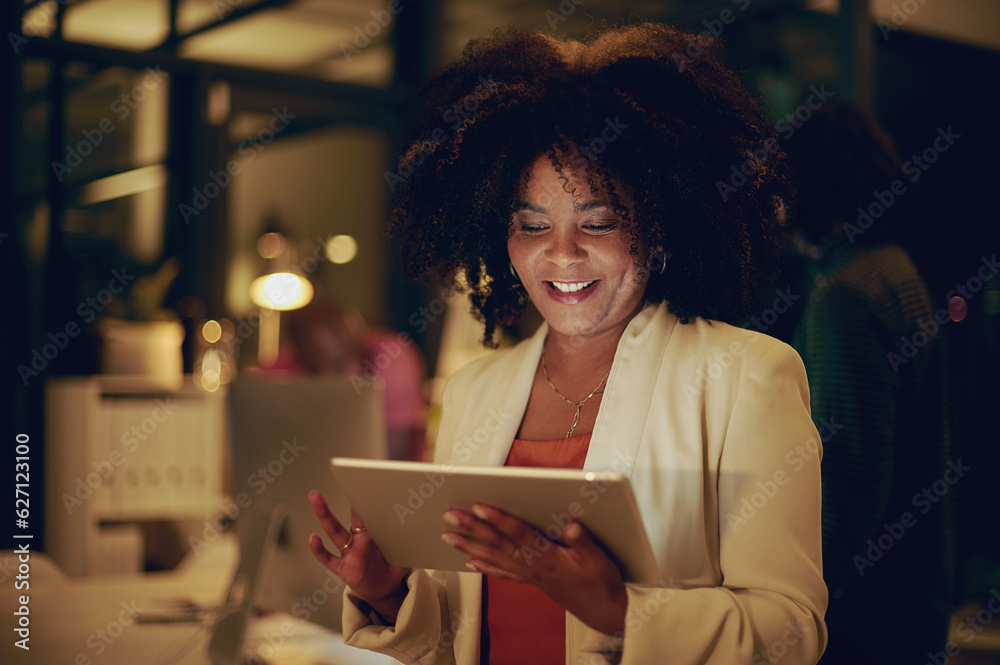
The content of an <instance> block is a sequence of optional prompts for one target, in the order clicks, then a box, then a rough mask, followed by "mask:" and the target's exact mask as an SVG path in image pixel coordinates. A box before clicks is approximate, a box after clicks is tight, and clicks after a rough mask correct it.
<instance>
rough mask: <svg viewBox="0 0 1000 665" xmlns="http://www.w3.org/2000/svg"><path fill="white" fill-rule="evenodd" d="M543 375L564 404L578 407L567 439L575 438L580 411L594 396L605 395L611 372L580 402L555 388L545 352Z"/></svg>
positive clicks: (567, 433)
mask: <svg viewBox="0 0 1000 665" xmlns="http://www.w3.org/2000/svg"><path fill="white" fill-rule="evenodd" d="M542 373H543V374H544V375H545V380H546V381H548V383H549V386H551V387H552V390H553V391H554V392H555V394H556V395H559V397H561V398H562V400H563V401H564V402H566V403H567V404H571V405H573V406H575V407H576V414H575V415H574V416H573V426H572V427H570V428H569V431H568V432H566V437H565V438H567V439H568V438H569V437H571V436H573V432H574V431H576V426H577V425H579V424H580V411H582V410H583V405H584V404H586V403H587V400H589V399H590V398H591V397H593V396H594V395H597V394H598V393H603V392H604V390H603V388H604V382H605V381H607V380H608V377H609V376H611V370H610V369H609V370H608V373H607V374H605V375H604V378H603V379H601V382H600V383H599V384H597V387H596V388H594V392H592V393H590V394H589V395H587V396H586V397H584V398H583V399H582V400H581V401H579V402H574V401H573V400H571V399H569V398H568V397H566V396H565V395H563V394H562V393H561V392H559V389H558V388H556V387H555V384H553V383H552V379H550V378H549V369H548V367H546V366H545V352H544V351H543V352H542Z"/></svg>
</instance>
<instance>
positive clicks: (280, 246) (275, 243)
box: [257, 233, 285, 259]
mask: <svg viewBox="0 0 1000 665" xmlns="http://www.w3.org/2000/svg"><path fill="white" fill-rule="evenodd" d="M284 251H285V237H284V236H283V235H281V234H280V233H265V234H264V235H262V236H261V237H260V238H259V239H258V240H257V253H258V254H260V255H261V256H263V257H264V258H265V259H274V258H277V257H279V256H281V255H282V253H284Z"/></svg>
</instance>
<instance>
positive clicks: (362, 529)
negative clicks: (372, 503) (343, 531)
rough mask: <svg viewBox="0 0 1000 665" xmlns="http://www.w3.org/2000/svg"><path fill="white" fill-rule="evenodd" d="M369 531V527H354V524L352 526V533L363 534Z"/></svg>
mask: <svg viewBox="0 0 1000 665" xmlns="http://www.w3.org/2000/svg"><path fill="white" fill-rule="evenodd" d="M367 530H368V528H367V527H363V526H354V525H353V524H352V525H351V533H361V532H362V531H367Z"/></svg>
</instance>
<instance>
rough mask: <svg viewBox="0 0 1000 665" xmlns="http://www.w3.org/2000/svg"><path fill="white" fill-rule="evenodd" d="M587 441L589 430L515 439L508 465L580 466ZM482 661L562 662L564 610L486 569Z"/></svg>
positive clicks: (486, 664)
mask: <svg viewBox="0 0 1000 665" xmlns="http://www.w3.org/2000/svg"><path fill="white" fill-rule="evenodd" d="M589 446H590V435H589V434H581V435H579V436H574V437H570V438H568V439H557V440H556V441H525V440H523V439H514V445H513V446H512V447H511V449H510V454H509V455H508V456H507V463H506V464H505V466H538V467H554V468H561V469H582V468H583V462H584V460H585V459H586V457H587V448H588V447H589ZM536 526H539V527H544V526H545V525H536ZM479 662H480V663H481V664H482V665H508V664H511V665H513V664H516V665H523V664H524V663H537V664H538V665H547V664H549V663H551V664H553V665H563V664H564V663H565V662H566V611H565V610H564V609H563V608H562V607H560V606H559V605H558V604H557V603H556V602H555V601H554V600H552V599H551V598H549V597H548V596H546V595H545V594H544V593H542V592H541V591H540V590H539V589H538V587H536V586H534V585H532V584H525V583H521V582H511V581H510V580H505V579H502V578H499V577H490V576H488V575H484V576H483V623H482V639H481V643H480V660H479Z"/></svg>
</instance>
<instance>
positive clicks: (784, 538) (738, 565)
mask: <svg viewBox="0 0 1000 665" xmlns="http://www.w3.org/2000/svg"><path fill="white" fill-rule="evenodd" d="M421 101H422V107H421V108H420V109H419V110H418V112H417V113H416V115H415V120H416V127H415V134H416V140H415V141H414V142H413V143H412V144H410V145H409V146H408V147H407V148H406V149H405V150H404V152H403V154H402V156H401V158H400V160H399V165H398V167H397V169H396V170H395V171H394V174H395V176H394V177H395V178H396V179H393V180H392V182H391V184H392V185H393V187H394V189H395V192H396V196H397V198H396V205H395V208H394V211H393V218H392V222H391V230H392V231H393V232H394V233H395V234H396V235H397V237H398V238H399V240H400V245H401V247H403V249H404V254H403V264H404V267H405V268H407V269H408V271H409V272H410V273H411V274H413V275H414V276H416V277H423V278H438V279H446V280H448V281H449V282H451V283H464V284H466V285H468V287H467V290H468V293H469V298H470V302H471V304H472V306H473V309H474V310H475V312H476V313H477V315H478V316H479V317H480V319H481V320H482V321H483V323H484V340H485V341H486V342H487V343H490V342H491V341H492V340H493V338H494V336H495V333H496V332H497V331H498V329H499V328H500V327H502V326H504V325H507V324H510V323H512V322H513V321H514V320H516V319H517V317H518V316H519V315H520V313H521V311H522V310H523V309H524V307H525V306H526V304H527V303H528V301H530V302H531V303H533V304H534V305H535V307H536V308H537V310H538V311H539V312H540V314H541V315H542V317H543V318H544V323H543V324H542V325H541V326H540V328H539V329H538V330H537V332H536V333H535V334H534V335H532V336H531V337H530V338H529V339H527V340H525V341H524V342H522V343H520V344H518V345H516V346H513V347H511V348H508V349H504V350H501V351H498V352H496V353H494V354H491V355H489V356H487V357H485V358H482V359H480V360H476V361H474V362H472V363H470V364H469V365H467V366H465V367H464V368H462V369H461V370H459V371H458V372H457V373H455V374H454V375H453V376H452V377H451V379H450V380H449V382H448V384H447V387H446V388H445V391H444V396H443V401H442V406H443V411H442V419H441V425H440V428H439V431H438V436H437V439H436V445H435V461H437V462H439V463H442V464H462V465H487V466H503V465H509V466H535V467H549V468H553V467H554V468H571V469H572V468H576V469H580V468H583V469H586V470H595V471H596V470H615V471H617V472H619V473H622V474H623V475H626V476H628V477H630V479H631V483H632V487H633V490H634V492H635V495H636V498H637V501H638V504H639V510H640V513H641V515H642V517H643V522H644V525H645V528H646V531H647V533H648V535H649V538H650V541H651V545H652V550H653V553H654V556H655V558H656V561H657V566H658V573H659V576H660V579H659V581H658V583H656V584H650V585H641V584H632V583H628V584H626V583H624V582H623V580H622V575H621V571H620V570H619V568H618V566H617V565H616V564H615V562H614V561H613V560H612V559H611V558H610V557H609V556H608V554H606V553H605V551H604V550H603V549H602V548H601V547H600V545H599V544H598V543H597V542H595V541H594V540H592V539H591V537H590V536H589V534H588V532H587V530H586V528H584V527H583V525H581V524H580V523H579V522H575V521H574V522H572V523H571V524H569V525H568V526H566V527H565V529H564V530H563V531H562V533H561V536H560V538H559V540H558V543H557V544H558V546H552V547H548V548H544V551H541V552H540V553H539V552H537V551H536V550H534V549H529V548H533V547H534V544H535V543H536V538H537V534H538V531H537V529H541V528H544V527H545V526H546V525H533V524H528V523H526V522H524V521H523V520H521V519H519V518H518V516H517V515H512V514H508V513H505V512H504V511H502V510H500V509H499V508H498V507H496V506H490V505H485V504H477V505H475V506H474V507H473V509H472V510H471V511H469V512H467V511H464V510H459V509H451V510H449V511H447V512H446V513H445V514H444V515H443V516H442V517H443V521H442V531H443V534H442V536H443V538H444V539H445V540H446V542H448V543H449V544H450V545H451V546H453V547H455V548H456V549H458V550H459V551H461V552H463V553H464V554H465V555H466V556H468V568H469V571H468V572H461V573H456V572H442V571H428V570H416V569H404V568H400V567H397V566H390V565H388V564H387V563H386V561H385V560H384V558H383V557H382V555H381V553H380V551H379V550H378V547H377V546H376V545H375V543H374V542H373V541H372V539H371V536H370V534H369V533H368V532H367V530H366V529H365V526H364V524H363V522H362V521H361V520H360V518H359V517H358V515H357V514H356V513H354V514H353V515H352V518H351V523H350V524H341V523H340V522H339V521H338V520H337V519H336V518H335V517H334V516H333V515H332V514H331V513H330V511H329V509H328V508H327V506H326V503H325V501H324V500H323V497H322V496H321V495H320V494H319V493H316V492H313V493H311V494H310V499H311V501H312V504H313V508H314V510H315V512H316V515H317V517H318V519H319V522H320V525H321V526H322V528H323V531H324V533H325V534H326V535H327V537H328V538H329V542H330V543H332V545H333V548H331V549H333V552H338V553H339V556H338V555H336V554H334V553H333V552H332V551H331V549H327V546H326V545H325V544H324V541H323V540H322V539H321V538H320V537H319V536H317V535H314V536H312V538H311V540H310V546H311V548H312V551H313V553H314V554H315V555H316V558H317V560H318V561H320V563H322V564H323V565H324V566H326V567H327V568H328V569H329V570H330V571H332V572H334V573H336V574H338V575H339V576H340V577H341V578H342V579H344V581H345V582H346V583H347V585H348V591H347V593H346V596H345V612H344V635H345V641H346V642H347V643H348V644H351V645H353V646H358V647H362V648H367V649H372V650H375V651H379V652H383V653H386V654H389V655H391V656H392V657H394V658H396V659H397V660H400V661H402V662H405V663H421V664H423V665H430V664H444V663H449V664H457V665H473V664H475V663H490V664H492V665H502V664H506V663H517V664H523V663H532V664H536V665H537V664H552V663H558V664H560V665H561V664H572V665H579V664H580V663H615V662H621V663H623V664H626V665H640V664H641V665H648V664H649V663H670V664H671V665H695V664H699V665H705V664H718V665H733V664H734V663H753V662H757V663H760V662H774V661H776V660H777V661H780V662H781V663H782V664H783V665H808V664H812V663H815V662H816V660H817V659H818V658H819V655H820V654H821V652H822V650H823V648H824V644H825V642H826V630H825V626H824V623H823V614H824V611H825V608H826V602H827V598H826V587H825V586H824V584H823V578H822V565H821V559H820V556H821V542H820V496H821V492H820V484H819V483H820V470H819V464H820V455H821V449H820V445H819V436H818V433H817V431H816V428H815V426H814V425H813V423H812V420H811V418H810V415H809V408H808V391H807V388H806V385H807V384H806V377H805V372H804V369H803V367H802V363H801V360H800V359H799V358H798V355H797V354H796V353H795V352H794V351H793V350H792V349H791V347H789V346H788V345H786V344H783V343H781V342H779V341H777V340H775V339H773V338H771V337H768V336H766V335H762V334H759V333H757V332H752V331H746V330H743V329H740V328H737V327H735V326H733V325H730V323H732V322H737V321H739V320H740V319H741V318H742V317H743V316H745V315H746V314H747V313H748V312H747V311H746V310H747V309H748V303H749V300H750V299H751V296H752V294H754V293H755V290H756V287H757V284H758V281H759V280H760V279H761V278H762V276H765V275H767V274H768V273H769V270H768V265H769V263H770V262H771V260H772V259H773V257H774V255H775V254H776V253H777V248H778V246H779V243H780V238H781V225H780V223H779V221H778V219H777V216H778V207H779V205H780V203H781V201H784V200H788V196H789V190H788V188H787V186H786V184H787V183H786V179H785V177H784V158H783V156H782V155H781V154H780V153H777V154H773V155H771V157H770V158H769V159H768V162H767V168H764V169H758V170H757V171H756V172H755V174H754V175H753V176H752V177H751V178H749V180H750V182H748V183H747V185H746V186H745V187H744V188H742V189H741V190H740V191H738V192H736V193H734V194H731V195H730V196H727V197H725V198H723V197H722V196H720V195H719V192H718V190H717V188H716V182H717V181H718V180H719V178H721V177H724V176H725V174H728V173H729V172H730V170H731V167H732V165H734V164H736V165H739V164H741V163H743V162H745V161H746V160H747V159H748V155H754V154H755V151H757V153H756V154H761V155H762V154H768V153H767V150H766V147H767V146H776V145H777V139H776V138H775V136H774V131H773V123H771V122H769V121H768V120H767V118H766V116H765V115H764V113H763V111H762V109H761V108H760V106H759V104H758V103H757V101H756V100H755V99H754V98H753V96H751V95H750V94H749V93H748V92H747V90H746V89H745V88H744V87H743V86H742V84H741V83H740V81H739V78H738V77H737V76H736V75H735V74H734V73H733V72H732V71H730V70H729V69H727V68H726V67H725V66H724V65H723V64H722V58H721V52H720V48H719V45H718V42H716V41H714V40H712V39H708V38H704V37H699V36H696V35H693V34H689V33H685V32H681V31H678V30H675V29H673V28H671V27H669V26H665V25H657V24H641V25H633V26H628V27H623V28H618V29H610V30H607V31H604V32H602V33H600V34H597V35H595V36H594V37H593V38H592V39H591V40H589V41H588V42H587V43H585V44H584V43H579V42H575V41H570V40H566V39H560V38H557V37H554V36H550V35H547V34H541V33H535V32H519V31H510V32H507V33H499V32H498V33H496V34H495V35H494V36H493V37H492V38H488V39H483V40H476V41H474V42H472V43H470V44H469V45H468V46H467V47H466V49H465V50H464V51H463V54H462V56H461V57H460V58H459V59H458V60H457V61H456V62H454V63H452V64H451V65H450V66H449V67H447V68H446V69H445V70H444V71H443V72H441V73H440V74H439V75H438V76H437V77H435V78H434V80H433V81H431V82H430V83H429V84H428V85H427V87H426V88H425V89H424V92H423V94H422V97H421ZM726 322H730V323H726ZM497 413H499V414H501V416H497V415H496V414H497ZM491 414H492V415H491ZM484 432H487V433H488V435H487V436H486V437H485V438H484V437H483V436H481V435H482V434H483V433H484ZM470 442H471V443H470ZM797 450H808V451H809V452H808V454H803V455H801V456H799V455H798V453H797ZM789 456H795V457H794V463H792V462H790V461H789V459H790V457H789ZM761 500H763V503H761ZM751 502H753V503H751ZM755 506H757V507H756V508H755ZM748 507H749V509H748ZM463 534H464V535H463ZM334 548H335V549H334ZM529 554H531V557H530V559H529ZM535 554H537V556H536V555H535Z"/></svg>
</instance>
